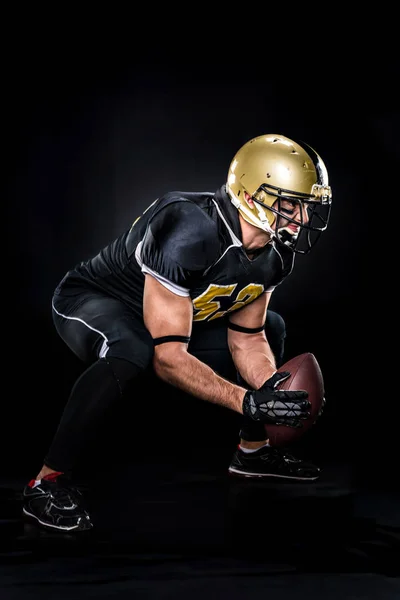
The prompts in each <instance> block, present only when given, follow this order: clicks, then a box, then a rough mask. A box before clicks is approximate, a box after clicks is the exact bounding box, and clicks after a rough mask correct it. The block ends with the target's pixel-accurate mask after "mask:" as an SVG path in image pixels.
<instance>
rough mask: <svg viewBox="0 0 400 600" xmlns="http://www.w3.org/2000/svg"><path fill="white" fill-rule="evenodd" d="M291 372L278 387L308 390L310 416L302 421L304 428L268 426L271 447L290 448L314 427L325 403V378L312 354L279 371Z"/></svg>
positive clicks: (292, 360)
mask: <svg viewBox="0 0 400 600" xmlns="http://www.w3.org/2000/svg"><path fill="white" fill-rule="evenodd" d="M278 371H279V372H281V371H289V373H290V377H288V379H286V380H285V381H283V382H282V383H281V384H280V385H278V389H280V390H306V391H307V392H308V401H309V402H310V403H311V408H310V416H309V417H308V418H307V419H304V420H302V424H303V427H300V428H294V427H288V426H287V425H270V424H266V425H265V429H266V431H267V435H268V438H269V443H270V444H271V446H289V445H290V444H292V443H293V442H295V441H297V440H298V439H299V438H300V437H301V436H303V435H304V434H305V433H306V431H308V430H309V429H310V427H312V425H313V424H314V423H315V421H316V420H317V418H318V416H319V415H320V413H321V411H322V409H323V405H324V403H325V387H324V378H323V376H322V371H321V368H320V366H319V364H318V361H317V359H316V358H315V356H314V354H312V353H311V352H305V353H304V354H299V355H298V356H295V357H293V358H291V359H290V360H289V361H287V362H286V363H285V364H284V365H282V366H281V367H280V368H279V369H278Z"/></svg>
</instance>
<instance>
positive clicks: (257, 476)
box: [228, 467, 319, 481]
mask: <svg viewBox="0 0 400 600" xmlns="http://www.w3.org/2000/svg"><path fill="white" fill-rule="evenodd" d="M228 472H229V473H231V474H232V475H240V477H250V478H253V479H262V478H263V477H277V478H279V479H294V480H296V481H315V480H316V479H319V475H317V476H316V477H295V476H291V475H278V474H275V473H248V472H246V471H238V470H237V469H234V468H232V467H230V468H229V469H228Z"/></svg>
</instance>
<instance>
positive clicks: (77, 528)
mask: <svg viewBox="0 0 400 600" xmlns="http://www.w3.org/2000/svg"><path fill="white" fill-rule="evenodd" d="M22 512H23V514H24V516H25V517H28V519H29V520H31V519H33V520H34V521H35V522H36V523H39V524H40V525H42V526H43V527H46V528H47V529H51V530H54V529H55V530H56V531H82V532H84V531H90V530H91V529H92V527H93V526H92V527H90V528H88V529H79V525H76V526H74V527H60V526H57V525H49V524H48V523H45V522H44V521H41V520H40V519H39V518H38V517H35V515H33V514H32V513H30V512H28V511H27V510H26V509H25V508H23V509H22Z"/></svg>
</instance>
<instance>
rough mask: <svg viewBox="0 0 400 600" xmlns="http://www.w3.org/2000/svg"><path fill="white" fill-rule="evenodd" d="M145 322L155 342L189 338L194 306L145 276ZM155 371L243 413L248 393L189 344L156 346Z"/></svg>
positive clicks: (198, 393) (203, 396) (207, 399)
mask: <svg viewBox="0 0 400 600" xmlns="http://www.w3.org/2000/svg"><path fill="white" fill-rule="evenodd" d="M143 312H144V322H145V325H146V327H147V329H148V330H149V332H150V334H151V336H152V338H153V339H156V338H160V337H164V336H173V335H179V336H187V337H189V336H190V334H191V329H192V318H193V305H192V301H191V299H190V298H189V297H182V296H178V295H176V294H174V293H173V292H171V291H170V290H168V289H167V288H166V287H165V286H163V285H162V284H161V283H159V282H158V281H157V280H156V279H155V278H154V277H152V276H151V275H146V279H145V286H144V297H143ZM153 366H154V370H155V372H156V374H157V376H158V377H160V379H163V380H164V381H166V382H168V383H169V384H171V385H174V386H176V387H178V388H180V389H182V390H183V391H185V392H186V393H189V394H191V395H193V396H196V397H197V398H200V399H201V400H206V401H208V402H214V403H216V404H220V405H222V406H225V407H226V408H230V409H231V410H234V411H236V412H238V413H242V403H243V398H244V395H245V393H246V389H245V388H242V387H240V386H238V385H235V384H233V383H230V382H229V381H227V380H225V379H223V378H222V377H220V376H219V375H217V374H216V373H215V372H214V371H213V370H212V369H211V368H210V367H209V366H208V365H206V364H205V363H203V362H201V361H200V360H198V359H197V358H196V357H194V356H193V355H191V354H189V352H188V351H187V344H185V343H182V342H176V341H171V342H166V343H162V344H159V345H156V346H155V348H154V359H153Z"/></svg>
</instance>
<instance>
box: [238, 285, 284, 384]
mask: <svg viewBox="0 0 400 600" xmlns="http://www.w3.org/2000/svg"><path fill="white" fill-rule="evenodd" d="M271 295H272V292H266V293H264V294H261V296H259V297H258V298H257V299H256V300H254V302H251V303H250V304H248V305H247V306H245V307H244V308H242V309H241V310H239V311H237V312H233V313H232V314H231V315H230V319H229V320H230V322H231V323H232V324H234V325H238V326H240V327H243V328H245V329H258V328H260V327H262V328H263V329H262V331H259V332H256V333H249V332H244V331H236V330H233V329H231V328H229V329H228V345H229V350H230V352H231V355H232V359H233V361H234V363H235V366H236V368H237V370H238V371H239V373H240V374H241V376H242V377H243V379H244V380H245V381H246V382H247V383H248V384H249V385H250V386H252V387H253V388H254V389H259V388H260V387H261V386H262V385H263V384H264V383H265V382H266V381H267V380H268V379H269V378H270V377H272V375H273V374H274V373H275V372H276V363H275V357H274V355H273V353H272V351H271V348H270V345H269V343H268V340H267V337H266V335H265V330H264V324H265V319H266V314H267V308H268V304H269V302H270V299H271Z"/></svg>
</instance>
